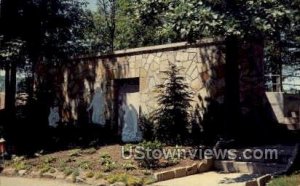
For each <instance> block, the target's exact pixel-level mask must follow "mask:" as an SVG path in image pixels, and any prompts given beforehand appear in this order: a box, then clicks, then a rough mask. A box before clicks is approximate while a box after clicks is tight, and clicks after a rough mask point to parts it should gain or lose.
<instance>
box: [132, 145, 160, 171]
mask: <svg viewBox="0 0 300 186" xmlns="http://www.w3.org/2000/svg"><path fill="white" fill-rule="evenodd" d="M137 148H138V150H139V151H140V152H141V153H138V154H136V155H137V161H138V162H139V165H140V166H141V167H144V168H155V167H158V165H159V159H156V158H154V157H151V156H150V157H148V156H146V154H147V151H148V152H150V155H151V154H152V152H153V151H154V150H162V149H163V144H162V143H160V142H159V141H153V142H151V141H148V142H147V141H143V142H142V143H139V144H138V146H137Z"/></svg>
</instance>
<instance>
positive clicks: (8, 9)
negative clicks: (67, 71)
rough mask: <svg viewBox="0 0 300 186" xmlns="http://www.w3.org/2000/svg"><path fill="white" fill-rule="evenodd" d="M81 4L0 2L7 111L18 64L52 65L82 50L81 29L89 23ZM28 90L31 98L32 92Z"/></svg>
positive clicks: (66, 0)
mask: <svg viewBox="0 0 300 186" xmlns="http://www.w3.org/2000/svg"><path fill="white" fill-rule="evenodd" d="M83 5H84V3H82V2H79V1H77V0H53V1H47V0H39V1H30V0H29V1H19V0H4V1H2V4H1V9H2V11H1V19H0V23H1V30H0V36H1V37H0V41H1V50H0V51H1V53H0V57H1V62H2V63H1V64H0V65H2V67H6V72H7V73H6V74H7V77H6V80H7V81H6V84H7V85H6V96H7V97H8V99H7V100H8V101H7V102H6V104H7V105H8V106H9V107H7V109H8V110H10V108H12V109H13V107H14V104H15V87H16V68H17V67H21V68H23V66H24V65H25V64H27V65H30V66H31V67H32V68H31V69H35V64H36V63H37V62H46V63H48V64H51V65H54V66H55V65H57V64H59V63H60V62H61V61H62V60H63V59H66V58H68V57H69V56H71V55H76V54H77V53H78V52H80V53H82V52H84V51H85V49H86V44H87V42H86V41H85V40H84V32H83V31H82V29H83V28H85V27H88V24H89V23H88V19H86V12H85V10H84V9H83ZM32 75H34V73H32ZM32 79H34V77H32ZM31 85H33V83H31ZM45 91H47V90H45ZM29 93H30V97H33V91H32V90H31V91H30V92H29ZM9 113H13V112H9Z"/></svg>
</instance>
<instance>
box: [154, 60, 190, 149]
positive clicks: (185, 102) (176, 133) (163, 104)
mask: <svg viewBox="0 0 300 186" xmlns="http://www.w3.org/2000/svg"><path fill="white" fill-rule="evenodd" d="M179 72H180V70H179V69H178V68H177V67H176V66H175V65H172V66H171V68H170V70H169V71H166V72H164V74H166V79H165V83H163V84H160V85H158V86H157V88H158V91H159V94H158V104H159V108H158V109H157V110H156V111H155V112H154V114H153V120H154V123H155V135H156V137H157V139H158V140H160V141H162V142H166V143H176V144H178V143H183V142H186V139H187V135H188V127H189V123H190V121H189V120H190V114H189V108H190V107H191V105H190V101H191V98H192V96H191V92H190V91H189V89H188V86H187V85H186V84H185V83H184V78H183V77H182V76H180V75H179Z"/></svg>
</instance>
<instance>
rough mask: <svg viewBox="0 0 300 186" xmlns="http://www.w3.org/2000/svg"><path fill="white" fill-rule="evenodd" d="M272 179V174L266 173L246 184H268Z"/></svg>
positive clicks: (259, 185)
mask: <svg viewBox="0 0 300 186" xmlns="http://www.w3.org/2000/svg"><path fill="white" fill-rule="evenodd" d="M271 179H272V176H271V175H270V174H266V175H263V176H261V177H258V178H256V179H254V180H251V181H247V182H246V184H245V186H266V185H267V183H268V182H269V181H270V180H271Z"/></svg>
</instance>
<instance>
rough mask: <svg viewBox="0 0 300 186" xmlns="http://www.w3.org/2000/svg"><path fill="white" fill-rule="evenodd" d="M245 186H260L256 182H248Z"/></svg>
mask: <svg viewBox="0 0 300 186" xmlns="http://www.w3.org/2000/svg"><path fill="white" fill-rule="evenodd" d="M245 186H258V183H257V181H256V180H252V181H247V182H246V184H245Z"/></svg>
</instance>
